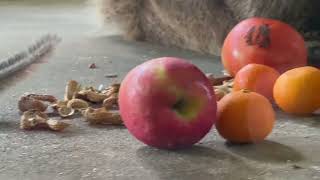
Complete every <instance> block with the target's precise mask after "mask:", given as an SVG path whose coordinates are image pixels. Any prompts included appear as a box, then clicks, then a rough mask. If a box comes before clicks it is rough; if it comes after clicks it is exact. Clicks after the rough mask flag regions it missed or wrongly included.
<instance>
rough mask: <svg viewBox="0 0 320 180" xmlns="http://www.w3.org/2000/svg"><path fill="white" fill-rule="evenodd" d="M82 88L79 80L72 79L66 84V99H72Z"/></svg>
mask: <svg viewBox="0 0 320 180" xmlns="http://www.w3.org/2000/svg"><path fill="white" fill-rule="evenodd" d="M80 89H81V86H80V84H79V83H78V82H77V81H74V80H70V81H69V82H68V84H67V86H66V90H65V94H64V100H71V99H72V98H73V97H74V96H75V94H76V93H77V92H79V91H80Z"/></svg>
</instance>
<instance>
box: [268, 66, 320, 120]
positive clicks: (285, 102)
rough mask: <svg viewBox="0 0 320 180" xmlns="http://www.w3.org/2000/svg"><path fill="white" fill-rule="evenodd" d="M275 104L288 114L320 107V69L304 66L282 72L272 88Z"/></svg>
mask: <svg viewBox="0 0 320 180" xmlns="http://www.w3.org/2000/svg"><path fill="white" fill-rule="evenodd" d="M273 95H274V99H275V102H276V104H277V105H278V106H279V107H280V109H282V110H283V111H285V112H287V113H290V114H297V115H306V114H311V113H313V112H314V111H316V110H317V109H319V108H320V70H319V69H317V68H315V67H311V66H305V67H300V68H295V69H291V70H289V71H287V72H285V73H284V74H282V75H281V76H280V77H279V78H278V79H277V81H276V83H275V85H274V88H273Z"/></svg>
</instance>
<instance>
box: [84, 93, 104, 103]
mask: <svg viewBox="0 0 320 180" xmlns="http://www.w3.org/2000/svg"><path fill="white" fill-rule="evenodd" d="M86 97H87V99H88V100H89V101H90V102H94V103H101V102H103V100H105V99H106V98H107V97H108V96H107V95H106V94H102V93H98V92H95V91H87V93H86Z"/></svg>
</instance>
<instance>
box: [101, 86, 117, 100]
mask: <svg viewBox="0 0 320 180" xmlns="http://www.w3.org/2000/svg"><path fill="white" fill-rule="evenodd" d="M119 89H120V84H118V83H116V84H112V85H111V86H109V87H108V88H106V89H105V90H103V91H102V92H101V93H103V94H106V95H107V96H108V97H109V96H111V95H112V94H114V93H118V92H119Z"/></svg>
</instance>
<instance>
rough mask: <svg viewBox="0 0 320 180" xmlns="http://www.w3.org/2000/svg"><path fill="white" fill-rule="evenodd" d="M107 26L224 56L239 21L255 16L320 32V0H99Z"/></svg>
mask: <svg viewBox="0 0 320 180" xmlns="http://www.w3.org/2000/svg"><path fill="white" fill-rule="evenodd" d="M98 1H99V3H98V8H99V10H100V12H101V14H102V15H103V17H104V18H105V20H106V21H105V22H109V21H113V22H116V23H117V24H118V25H119V26H120V28H121V29H122V30H123V31H124V34H125V37H127V38H128V39H134V40H146V41H150V42H155V43H159V44H162V45H166V46H177V47H181V48H185V49H190V50H195V51H199V52H203V53H210V54H219V52H220V49H221V46H222V43H223V40H224V38H225V36H226V35H227V33H228V32H229V31H230V30H231V28H232V27H233V26H234V25H235V24H237V23H238V22H239V21H241V20H243V19H245V18H248V17H253V16H260V17H268V18H275V19H279V20H282V21H285V22H287V23H289V24H291V25H292V26H294V27H295V28H297V29H298V30H299V31H301V32H304V31H319V29H320V28H319V27H318V26H319V25H320V23H319V20H318V18H317V17H319V15H320V14H319V12H317V11H318V9H320V3H319V1H318V0H307V1H304V0H98Z"/></svg>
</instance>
